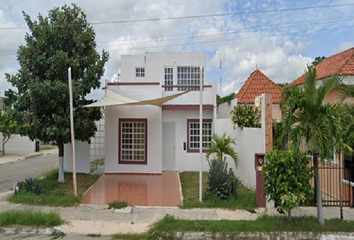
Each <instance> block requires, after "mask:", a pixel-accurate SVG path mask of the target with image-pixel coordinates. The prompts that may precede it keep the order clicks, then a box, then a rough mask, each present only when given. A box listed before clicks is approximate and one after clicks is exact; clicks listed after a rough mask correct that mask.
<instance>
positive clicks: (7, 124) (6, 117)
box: [0, 107, 18, 155]
mask: <svg viewBox="0 0 354 240" xmlns="http://www.w3.org/2000/svg"><path fill="white" fill-rule="evenodd" d="M0 132H1V133H2V155H5V145H6V143H7V142H8V141H9V140H10V139H11V137H12V136H13V135H14V134H17V133H18V127H17V122H16V120H15V118H14V110H12V109H11V107H4V108H3V109H0Z"/></svg>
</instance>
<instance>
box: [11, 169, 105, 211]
mask: <svg viewBox="0 0 354 240" xmlns="http://www.w3.org/2000/svg"><path fill="white" fill-rule="evenodd" d="M57 176H58V169H55V170H53V171H51V172H48V173H47V174H46V175H45V177H44V178H43V179H42V180H41V181H42V194H40V195H38V196H36V195H35V194H34V193H32V192H26V190H25V189H24V188H23V189H21V191H20V192H19V193H18V194H15V195H13V197H11V198H10V200H9V201H10V202H12V203H22V204H29V205H45V206H55V207H56V206H62V207H70V206H74V205H76V204H78V203H80V200H81V197H82V195H83V194H84V193H85V192H86V190H87V189H88V188H89V187H90V186H91V185H92V184H93V183H95V182H96V181H97V179H98V178H99V177H100V176H99V175H90V174H82V173H78V174H76V178H77V186H78V188H77V189H78V190H77V192H78V195H79V196H78V197H75V196H74V195H73V181H72V174H71V173H65V183H58V181H57ZM35 181H36V182H38V181H39V179H36V180H35Z"/></svg>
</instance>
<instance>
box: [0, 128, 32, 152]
mask: <svg viewBox="0 0 354 240" xmlns="http://www.w3.org/2000/svg"><path fill="white" fill-rule="evenodd" d="M0 150H1V151H2V133H0ZM6 150H11V151H16V152H24V153H25V152H34V151H35V150H36V145H35V142H34V141H31V140H30V139H29V138H28V137H21V135H18V134H16V135H13V137H11V139H10V140H9V141H8V142H7V143H6V144H5V153H6Z"/></svg>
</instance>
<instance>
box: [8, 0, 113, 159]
mask: <svg viewBox="0 0 354 240" xmlns="http://www.w3.org/2000/svg"><path fill="white" fill-rule="evenodd" d="M23 15H24V18H25V21H26V23H27V26H28V28H29V32H28V33H27V34H26V36H25V44H24V45H21V46H20V47H19V49H18V51H17V60H18V62H19V65H20V68H19V70H18V72H17V73H16V74H15V75H12V76H11V75H9V74H7V75H6V78H7V80H8V82H10V83H11V84H12V85H13V86H14V87H16V88H17V91H12V90H9V92H8V93H7V96H9V98H10V99H13V101H14V102H13V105H14V108H15V110H17V111H18V114H19V115H18V120H20V121H21V122H22V123H23V124H22V126H23V127H21V134H22V135H27V136H29V137H30V138H31V139H40V140H42V141H44V142H49V141H54V142H56V143H57V144H58V146H59V156H61V154H62V149H63V144H64V143H68V142H70V118H69V91H68V68H69V67H71V69H72V85H73V106H74V124H75V139H76V140H81V141H89V139H90V137H92V136H93V135H94V133H95V131H96V126H95V122H94V121H95V120H98V119H100V116H101V113H100V109H98V108H82V106H84V105H86V104H89V103H92V102H93V101H92V100H87V99H86V98H85V96H86V95H87V94H89V93H90V91H91V89H97V88H99V87H100V78H101V77H102V76H103V74H104V64H105V63H106V62H107V60H108V53H107V52H105V51H104V50H103V51H102V53H101V56H100V54H99V53H98V52H97V51H96V42H95V32H94V30H93V28H92V27H91V26H90V25H89V23H88V22H87V19H86V15H85V13H84V12H83V11H81V9H80V8H79V7H78V6H77V5H75V4H72V5H71V6H68V5H64V6H63V7H60V8H59V7H58V8H54V9H52V10H50V11H49V13H48V16H46V17H45V16H43V15H41V14H39V15H38V20H36V21H33V20H32V19H31V18H30V16H29V15H28V14H26V13H25V12H23Z"/></svg>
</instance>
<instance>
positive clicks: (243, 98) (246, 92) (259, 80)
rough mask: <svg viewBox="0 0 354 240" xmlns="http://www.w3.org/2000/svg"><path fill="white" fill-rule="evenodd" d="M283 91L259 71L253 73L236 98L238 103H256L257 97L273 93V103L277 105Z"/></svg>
mask: <svg viewBox="0 0 354 240" xmlns="http://www.w3.org/2000/svg"><path fill="white" fill-rule="evenodd" d="M282 91H283V90H282V88H281V87H279V86H278V85H277V84H275V83H274V82H273V81H272V80H270V79H269V78H268V77H267V76H266V75H264V74H263V73H262V72H261V71H259V70H258V69H257V70H255V71H254V72H253V73H251V75H250V76H249V78H248V79H247V81H246V82H245V84H243V86H242V87H241V89H240V91H239V92H238V93H237V94H236V96H235V98H237V103H254V99H255V97H256V96H260V95H261V94H263V93H271V94H272V99H273V103H276V104H277V103H280V100H281V93H282Z"/></svg>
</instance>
